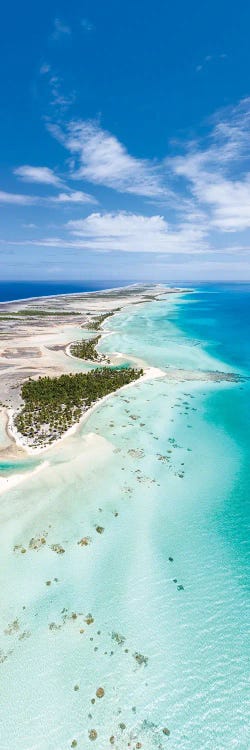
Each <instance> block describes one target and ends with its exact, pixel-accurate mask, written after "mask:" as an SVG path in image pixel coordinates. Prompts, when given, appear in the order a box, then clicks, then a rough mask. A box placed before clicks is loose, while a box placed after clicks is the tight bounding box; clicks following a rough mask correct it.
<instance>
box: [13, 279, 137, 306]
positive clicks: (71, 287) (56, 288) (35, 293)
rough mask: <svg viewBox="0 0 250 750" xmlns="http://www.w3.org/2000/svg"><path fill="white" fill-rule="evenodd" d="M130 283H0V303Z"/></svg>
mask: <svg viewBox="0 0 250 750" xmlns="http://www.w3.org/2000/svg"><path fill="white" fill-rule="evenodd" d="M131 283H133V282H131V281H119V282H117V281H113V280H112V281H111V280H106V281H105V280H104V281H103V280H101V281H98V280H97V281H84V282H83V281H82V282H81V281H77V280H76V281H0V302H11V301H13V300H15V301H16V300H21V299H30V298H34V297H51V296H54V295H57V294H76V293H80V292H98V291H100V290H102V289H114V288H116V287H117V286H127V285H128V284H131Z"/></svg>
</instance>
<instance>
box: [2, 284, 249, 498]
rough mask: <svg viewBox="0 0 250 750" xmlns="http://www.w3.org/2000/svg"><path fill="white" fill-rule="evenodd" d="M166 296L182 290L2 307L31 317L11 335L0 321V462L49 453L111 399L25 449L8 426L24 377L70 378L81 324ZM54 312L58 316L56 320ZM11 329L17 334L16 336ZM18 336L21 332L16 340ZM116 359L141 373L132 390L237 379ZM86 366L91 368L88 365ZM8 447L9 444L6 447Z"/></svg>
mask: <svg viewBox="0 0 250 750" xmlns="http://www.w3.org/2000/svg"><path fill="white" fill-rule="evenodd" d="M168 291H169V293H171V294H172V293H178V294H180V293H181V291H184V290H180V289H172V290H167V289H165V288H163V287H161V286H159V285H157V286H154V287H153V288H152V287H146V286H137V285H133V286H131V287H128V288H126V289H120V290H111V291H107V292H101V293H99V292H94V293H90V294H82V295H79V294H76V295H69V296H67V295H65V296H60V297H53V298H51V297H50V298H43V299H41V298H39V299H38V300H28V301H22V302H18V303H3V305H0V313H2V309H3V308H4V310H5V312H6V310H7V309H8V311H9V313H10V315H11V312H12V313H13V312H16V313H17V312H18V311H24V310H25V311H29V310H30V311H31V313H32V311H34V310H35V311H36V314H34V317H33V318H32V320H31V319H30V318H28V320H29V323H27V317H26V316H24V317H22V316H20V319H18V321H17V324H16V325H15V330H14V328H13V322H12V321H8V320H4V321H1V318H0V327H1V326H2V325H4V327H5V338H4V343H3V346H2V348H0V387H1V395H2V405H3V409H4V413H5V414H7V416H8V425H7V435H8V440H7V441H3V442H2V448H1V446H0V458H2V459H4V460H8V459H10V458H18V457H19V458H20V455H22V454H26V455H27V454H29V455H39V454H40V453H43V452H44V451H48V450H51V448H52V447H53V448H54V447H55V445H56V444H57V443H61V441H62V440H65V439H67V438H68V437H70V436H71V435H73V434H74V433H75V431H76V430H77V429H78V426H79V423H82V422H83V421H86V420H87V419H88V416H89V415H90V414H91V413H92V411H93V410H94V409H96V408H98V407H99V406H100V404H101V403H103V402H104V401H106V400H107V399H109V398H110V397H111V396H112V394H109V395H107V396H105V397H104V398H103V399H99V400H98V401H97V402H96V403H95V404H94V405H93V406H92V407H91V408H90V409H88V410H86V411H85V412H84V413H83V414H82V417H81V418H80V420H79V422H78V423H76V424H74V425H72V426H71V427H70V428H69V429H68V430H67V431H65V433H64V434H63V435H62V436H61V437H59V438H58V439H57V440H55V441H53V442H52V443H51V444H50V445H48V444H47V445H46V444H44V445H43V446H39V447H32V446H30V445H29V443H28V439H27V438H25V437H23V436H22V435H20V433H18V431H17V429H16V427H15V424H14V418H15V413H16V410H17V408H18V407H19V406H20V405H21V396H20V391H21V386H22V383H23V382H24V381H25V380H27V379H28V378H29V377H33V378H34V377H35V378H37V377H39V376H44V375H50V376H51V377H53V376H59V375H61V374H62V373H70V372H72V369H73V371H74V372H82V371H83V370H86V367H87V366H88V363H87V362H86V361H83V360H80V359H78V358H76V357H74V356H72V355H71V353H70V344H71V343H72V341H74V340H76V339H77V337H78V338H79V337H80V336H81V335H82V336H83V337H84V330H83V329H84V328H85V331H86V337H88V336H89V333H88V331H87V323H89V322H91V321H93V320H95V319H96V317H98V316H99V315H103V314H105V313H110V312H112V311H117V308H118V309H119V310H120V309H122V308H126V307H127V306H128V305H131V304H133V305H134V304H139V303H145V302H149V301H153V300H155V299H159V297H161V296H162V294H164V295H166V294H167V293H168ZM48 299H49V302H48ZM55 310H57V311H58V313H59V315H58V317H57V316H53V315H52V314H51V315H50V311H52V312H53V313H54V312H55ZM38 311H40V313H41V315H39V314H38ZM60 311H61V313H62V316H60ZM67 312H68V313H69V318H67V322H65V317H64V318H63V314H64V315H65V313H67ZM74 312H77V313H79V314H78V315H77V316H76V315H74V314H73V313H74ZM45 313H46V314H45ZM71 313H72V316H71ZM43 315H44V317H43ZM16 326H17V328H18V330H16ZM20 332H22V333H21V338H20ZM100 333H101V330H100ZM107 335H110V334H109V333H107V332H104V331H103V338H104V337H105V336H107ZM93 336H96V330H93ZM7 337H8V338H7ZM122 359H124V360H125V359H129V360H131V361H133V362H134V363H135V365H136V366H138V367H143V369H144V375H143V376H142V377H141V378H140V380H139V381H136V383H137V384H139V383H141V382H143V381H146V380H151V379H154V378H159V377H162V378H163V377H164V378H166V380H169V381H172V382H173V381H175V382H184V381H191V380H193V381H213V382H220V381H222V380H223V381H228V382H231V381H234V380H237V379H238V376H236V375H234V373H228V372H217V371H201V370H182V369H176V368H172V367H169V368H167V369H166V370H160V369H159V368H156V367H149V366H148V365H147V363H145V362H142V361H141V360H139V359H136V358H135V357H130V356H129V357H128V356H127V355H126V353H125V352H124V353H123V352H115V354H114V355H112V356H111V357H110V361H111V363H112V364H114V365H117V364H120V363H121V361H122ZM89 364H91V366H93V362H91V363H89ZM132 385H133V386H135V383H134V382H132V383H130V384H129V385H125V386H123V388H128V387H129V386H132ZM123 388H121V389H119V390H122V389H123ZM5 418H6V417H5ZM9 441H11V443H10V444H9ZM14 479H15V480H16V479H17V477H14V478H13V480H14ZM1 486H2V488H4V487H6V484H5V485H4V484H2V485H1Z"/></svg>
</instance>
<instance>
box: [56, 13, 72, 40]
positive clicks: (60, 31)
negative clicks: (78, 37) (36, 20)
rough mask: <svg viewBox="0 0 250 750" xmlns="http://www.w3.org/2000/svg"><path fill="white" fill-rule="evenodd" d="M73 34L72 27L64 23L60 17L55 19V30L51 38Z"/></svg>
mask: <svg viewBox="0 0 250 750" xmlns="http://www.w3.org/2000/svg"><path fill="white" fill-rule="evenodd" d="M65 36H66V37H69V36H71V28H70V26H68V25H67V24H66V23H63V21H61V19H60V18H55V20H54V31H53V32H52V34H51V39H54V40H58V39H60V37H65Z"/></svg>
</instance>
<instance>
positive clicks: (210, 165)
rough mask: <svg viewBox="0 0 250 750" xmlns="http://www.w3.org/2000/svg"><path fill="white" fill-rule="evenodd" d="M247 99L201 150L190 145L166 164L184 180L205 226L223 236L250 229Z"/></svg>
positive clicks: (249, 108) (249, 106)
mask: <svg viewBox="0 0 250 750" xmlns="http://www.w3.org/2000/svg"><path fill="white" fill-rule="evenodd" d="M249 126H250V99H245V100H244V101H242V102H240V104H239V105H238V107H235V108H233V109H229V110H225V112H224V113H223V114H222V116H221V119H220V120H219V121H217V122H215V124H214V127H213V129H212V131H211V133H210V137H209V141H208V143H207V144H206V145H205V146H203V147H202V146H201V145H199V144H198V143H191V144H190V145H189V146H188V147H187V153H186V154H185V155H184V156H179V157H175V158H173V159H171V160H167V162H166V163H167V165H168V167H170V168H171V169H172V171H173V173H174V174H175V175H176V176H177V177H180V178H182V180H184V182H183V184H184V187H185V190H186V191H190V192H191V195H192V198H193V200H194V201H195V204H196V205H197V206H199V207H200V208H202V210H203V211H206V217H207V226H208V229H210V230H212V229H213V228H216V229H218V230H220V231H223V232H225V231H226V232H229V231H230V232H237V231H241V230H245V229H247V228H249V227H250V171H249V167H250V164H249V153H250V130H249Z"/></svg>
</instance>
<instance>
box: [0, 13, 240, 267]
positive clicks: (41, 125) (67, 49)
mask: <svg viewBox="0 0 250 750" xmlns="http://www.w3.org/2000/svg"><path fill="white" fill-rule="evenodd" d="M249 26H250V5H249V3H247V2H246V0H244V2H243V1H242V0H238V2H237V3H235V2H232V0H220V1H219V2H218V0H216V2H215V0H209V2H207V0H203V2H200V0H199V1H198V0H189V2H188V3H187V2H186V0H175V2H172V1H171V2H170V1H169V0H154V2H152V1H150V0H126V2H124V0H120V1H119V2H118V1H117V0H106V2H105V3H104V2H103V0H86V1H85V0H82V1H81V2H80V1H79V0H71V3H69V2H68V1H66V0H59V2H54V0H43V3H34V2H33V0H32V2H31V0H30V1H29V2H25V0H24V2H22V3H20V2H17V0H12V3H5V4H4V6H3V8H2V13H1V27H0V57H1V65H0V79H1V81H0V85H1V118H0V143H1V165H0V277H1V278H2V279H6V280H7V279H13V280H16V279H21V280H27V279H44V280H45V279H48V280H56V279H59V280H60V279H62V280H66V279H68V280H79V281H80V280H86V279H88V280H90V279H95V278H96V279H117V280H119V279H120V280H135V281H136V280H139V281H147V280H152V281H158V280H159V281H168V280H170V281H172V280H173V281H175V280H176V281H178V280H187V281H188V280H190V281H192V280H221V279H223V280H247V279H250V253H249V250H250V149H249V147H250V45H249Z"/></svg>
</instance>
